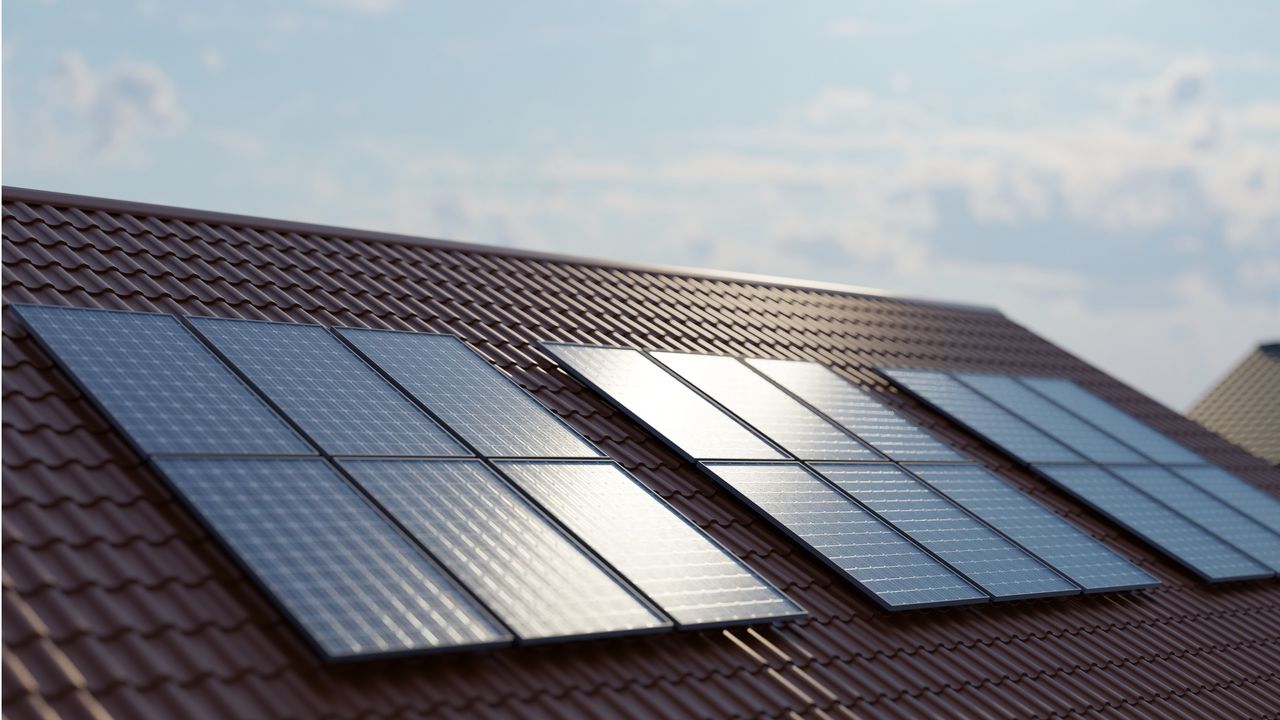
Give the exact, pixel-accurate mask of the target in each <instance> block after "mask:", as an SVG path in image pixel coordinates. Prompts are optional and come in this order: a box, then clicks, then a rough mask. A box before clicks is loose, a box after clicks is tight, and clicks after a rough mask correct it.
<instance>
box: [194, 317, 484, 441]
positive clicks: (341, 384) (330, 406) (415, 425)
mask: <svg viewBox="0 0 1280 720" xmlns="http://www.w3.org/2000/svg"><path fill="white" fill-rule="evenodd" d="M191 323H192V325H194V326H195V327H196V329H197V330H199V331H200V334H202V335H204V336H205V338H206V339H208V340H209V341H210V342H211V343H212V344H213V346H214V347H216V348H217V349H218V351H219V352H221V353H222V354H223V355H225V356H226V357H227V359H229V360H230V361H231V362H232V363H233V364H234V365H235V366H236V367H237V368H238V369H239V370H240V371H241V372H242V373H244V374H245V376H246V377H248V378H249V380H250V381H251V382H253V383H254V384H255V385H257V386H258V388H259V389H260V390H261V391H262V392H263V394H265V395H266V396H267V397H268V398H270V399H271V401H272V402H274V403H275V404H276V406H277V407H279V408H280V409H281V410H282V411H283V412H284V413H285V414H286V415H288V416H289V417H290V418H291V419H292V420H293V421H294V422H295V423H297V424H298V426H299V427H301V428H302V430H303V431H304V432H305V433H306V434H308V435H310V436H311V437H312V439H314V440H315V441H316V442H317V443H319V444H320V446H321V447H322V448H323V449H324V450H326V451H327V452H329V453H330V454H332V455H406V456H437V455H466V454H467V452H466V450H464V449H463V448H462V446H461V445H459V444H458V443H457V441H456V440H454V439H453V438H451V437H449V435H448V433H446V432H445V431H444V430H442V429H441V428H440V426H439V425H437V424H436V423H435V421H434V420H432V419H431V418H430V417H428V416H427V415H426V414H425V413H423V412H422V411H421V410H419V409H418V408H417V407H415V406H414V405H413V403H411V402H410V401H409V400H408V399H407V398H405V396H404V395H402V394H400V392H399V391H397V390H396V389H395V388H394V387H392V386H391V385H389V384H388V383H387V382H386V381H385V380H383V379H382V378H381V377H380V376H379V375H378V374H377V373H376V372H374V370H373V368H370V367H369V366H368V365H367V364H366V363H365V362H364V361H363V360H361V359H360V358H359V357H357V356H356V354H355V353H353V352H351V350H350V349H348V348H347V347H346V346H345V345H343V344H342V342H341V341H340V340H338V339H337V338H336V337H334V336H333V335H332V334H330V333H329V331H328V330H326V329H325V328H323V327H321V326H319V325H296V324H285V323H270V322H253V321H246V320H222V319H217V318H191Z"/></svg>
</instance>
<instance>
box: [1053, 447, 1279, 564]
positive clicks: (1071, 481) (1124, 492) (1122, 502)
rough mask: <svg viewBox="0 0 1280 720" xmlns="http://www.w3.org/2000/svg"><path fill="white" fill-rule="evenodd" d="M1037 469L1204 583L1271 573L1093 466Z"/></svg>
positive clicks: (1054, 466)
mask: <svg viewBox="0 0 1280 720" xmlns="http://www.w3.org/2000/svg"><path fill="white" fill-rule="evenodd" d="M1037 469H1038V470H1039V471H1040V472H1041V473H1042V474H1043V475H1044V476H1045V477H1047V478H1049V479H1050V480H1051V481H1053V482H1054V484H1056V485H1058V486H1059V487H1061V488H1062V489H1063V490H1065V491H1066V492H1069V493H1071V494H1072V495H1074V496H1076V497H1077V498H1079V499H1080V500H1081V501H1082V502H1084V503H1086V504H1088V505H1089V506H1091V507H1093V509H1095V510H1097V511H1098V512H1100V513H1102V514H1103V515H1106V516H1107V517H1109V518H1111V519H1112V520H1113V521H1115V522H1116V523H1117V524H1119V525H1121V526H1122V527H1124V528H1126V529H1128V530H1129V532H1132V533H1133V534H1135V535H1137V536H1138V537H1141V538H1143V539H1145V540H1146V541H1147V542H1149V543H1151V544H1152V545H1154V546H1156V547H1158V548H1160V549H1161V550H1163V551H1164V552H1166V553H1168V554H1169V555H1170V556H1171V557H1173V558H1174V559H1176V560H1178V561H1179V562H1181V563H1182V564H1183V565H1185V566H1186V567H1187V568H1188V569H1190V570H1191V571H1192V572H1195V573H1196V574H1197V575H1199V576H1200V577H1202V578H1204V579H1205V580H1208V581H1210V582H1221V581H1226V580H1244V579H1252V578H1264V577H1270V576H1271V574H1272V573H1271V571H1270V570H1269V569H1268V568H1266V567H1265V566H1263V565H1262V564H1260V563H1258V562H1257V561H1256V560H1253V559H1252V558H1249V557H1247V556H1246V555H1244V554H1243V553H1241V552H1240V551H1239V550H1236V549H1235V548H1233V547H1231V546H1230V545H1228V544H1227V543H1226V542H1224V541H1222V540H1220V539H1218V538H1217V537H1215V536H1213V535H1211V534H1209V533H1208V532H1207V531H1205V530H1203V529H1202V528H1200V527H1199V526H1197V525H1194V524H1192V522H1191V521H1190V520H1187V519H1186V518H1184V517H1182V516H1181V515H1179V514H1177V513H1175V512H1174V511H1172V510H1170V509H1169V508H1167V507H1165V506H1164V505H1161V504H1160V503H1158V502H1156V501H1155V500H1153V499H1151V498H1150V497H1148V496H1147V495H1145V494H1143V493H1141V492H1138V491H1137V490H1135V489H1134V488H1133V487H1131V486H1129V485H1128V484H1127V483H1125V482H1124V481H1123V480H1121V479H1119V478H1117V477H1116V476H1114V475H1112V474H1111V473H1109V472H1107V471H1106V470H1103V469H1102V468H1100V467H1098V466H1096V465H1041V466H1037Z"/></svg>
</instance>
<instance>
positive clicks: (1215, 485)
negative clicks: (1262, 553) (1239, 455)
mask: <svg viewBox="0 0 1280 720" xmlns="http://www.w3.org/2000/svg"><path fill="white" fill-rule="evenodd" d="M1169 469H1170V470H1172V471H1174V472H1175V473H1177V474H1178V475H1179V476H1181V477H1182V478H1184V479H1185V480H1186V481H1187V482H1189V483H1191V484H1192V485H1195V486H1196V487H1198V488H1200V489H1201V490H1204V491H1205V492H1207V493H1209V494H1210V495H1212V496H1214V497H1216V498H1218V499H1219V500H1221V501H1222V502H1224V503H1226V504H1228V505H1230V506H1231V507H1233V508H1235V509H1236V510H1239V511H1240V512H1242V513H1244V514H1245V515H1248V516H1249V517H1250V518H1252V519H1253V520H1254V522H1258V523H1261V524H1262V525H1263V526H1264V527H1266V528H1268V529H1269V530H1271V531H1272V532H1276V533H1280V499H1277V498H1276V497H1275V496H1273V495H1269V494H1267V493H1266V492H1265V491H1263V490H1262V489H1261V488H1257V487H1254V486H1253V485H1250V484H1249V483H1247V482H1245V481H1244V480H1241V479H1240V478H1238V477H1236V476H1235V475H1232V474H1231V473H1229V472H1227V471H1226V470H1223V469H1222V468H1220V467H1215V466H1212V465H1200V466H1192V467H1171V468H1169Z"/></svg>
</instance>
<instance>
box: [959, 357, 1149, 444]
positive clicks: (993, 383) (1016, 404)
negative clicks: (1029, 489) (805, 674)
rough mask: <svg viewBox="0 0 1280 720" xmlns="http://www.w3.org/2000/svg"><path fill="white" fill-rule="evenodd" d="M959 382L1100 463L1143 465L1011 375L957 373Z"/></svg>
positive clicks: (1092, 428) (1104, 436) (1108, 439)
mask: <svg viewBox="0 0 1280 720" xmlns="http://www.w3.org/2000/svg"><path fill="white" fill-rule="evenodd" d="M955 376H956V378H958V379H959V380H960V381H961V382H963V383H965V384H966V385H968V386H969V387H971V388H973V389H974V390H977V391H978V392H980V393H982V394H983V395H986V396H987V398H989V399H991V400H993V401H995V402H996V403H997V404H999V405H1003V406H1004V408H1005V409H1006V410H1008V411H1010V412H1012V413H1013V414H1014V415H1017V416H1019V417H1021V418H1022V419H1023V420H1026V421H1027V422H1029V423H1031V424H1032V425H1035V426H1036V427H1038V428H1040V429H1041V430H1043V431H1044V432H1045V433H1047V434H1048V435H1049V436H1050V437H1052V438H1054V439H1055V440H1057V441H1058V442H1060V443H1062V444H1063V445H1066V446H1067V447H1069V448H1071V449H1072V450H1075V451H1076V452H1078V453H1080V454H1081V455H1083V456H1085V457H1087V458H1089V459H1090V460H1093V461H1094V462H1099V463H1143V462H1146V460H1145V459H1144V458H1143V457H1142V456H1141V455H1139V454H1137V453H1135V452H1134V451H1132V450H1130V449H1129V448H1127V447H1125V446H1124V445H1121V444H1120V443H1119V442H1117V441H1116V440H1114V439H1113V438H1112V437H1111V436H1110V435H1107V434H1106V433H1104V432H1102V431H1101V430H1098V429H1097V428H1095V427H1094V426H1092V425H1090V424H1089V423H1086V422H1085V421H1083V420H1081V419H1080V418H1078V417H1076V416H1075V415H1072V414H1071V413H1069V412H1067V411H1066V410H1063V409H1062V408H1061V407H1059V406H1058V405H1057V404H1055V403H1053V402H1051V401H1050V400H1047V399H1045V398H1044V397H1042V396H1041V395H1039V394H1038V393H1036V392H1035V391H1034V390H1032V389H1030V388H1028V387H1027V386H1025V385H1023V384H1022V383H1020V382H1018V381H1017V380H1015V379H1013V378H1011V377H1009V376H1008V375H987V374H980V373H956V374H955Z"/></svg>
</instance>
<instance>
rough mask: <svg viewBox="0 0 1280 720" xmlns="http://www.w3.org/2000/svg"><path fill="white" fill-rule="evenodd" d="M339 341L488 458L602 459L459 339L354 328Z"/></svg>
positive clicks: (596, 451) (557, 419)
mask: <svg viewBox="0 0 1280 720" xmlns="http://www.w3.org/2000/svg"><path fill="white" fill-rule="evenodd" d="M338 333H339V334H340V335H342V337H344V338H346V340H347V341H348V342H350V343H351V344H352V345H354V346H355V347H356V348H358V349H359V350H360V352H362V353H364V355H365V356H366V357H368V358H369V359H370V360H372V361H373V363H374V364H375V365H377V366H378V367H380V368H381V369H382V370H383V371H384V372H385V373H387V375H389V376H390V377H391V378H392V379H394V380H395V381H396V382H398V383H400V386H401V387H403V388H404V389H405V390H406V391H407V392H408V393H409V394H410V395H411V396H413V397H414V399H416V400H417V401H418V402H420V403H422V404H423V405H425V406H426V407H427V408H429V409H430V410H431V411H432V412H434V413H435V414H436V417H439V418H440V419H441V420H442V421H444V423H445V424H447V425H448V426H449V427H450V428H451V429H453V431H454V432H456V433H458V434H459V435H460V436H462V437H463V439H465V440H466V441H467V442H469V443H471V446H472V447H474V448H476V449H477V450H478V451H479V452H480V453H481V454H482V455H486V456H488V457H582V458H591V457H600V451H598V450H596V449H595V448H594V447H592V446H591V444H590V443H588V442H587V441H586V440H584V439H582V438H581V437H579V436H578V434H577V433H575V432H574V431H573V430H570V429H569V427H568V426H567V425H565V424H564V423H563V422H562V421H561V420H560V418H558V417H556V416H555V415H553V414H552V413H551V412H550V411H548V410H547V409H546V408H545V407H543V406H542V405H541V404H539V403H538V402H537V401H536V400H534V399H533V398H532V397H530V396H529V395H528V394H527V393H525V392H524V391H523V390H521V389H520V387H519V386H518V385H516V384H515V383H514V382H512V381H511V379H509V378H508V377H507V376H505V375H503V374H502V373H501V372H500V371H499V370H498V369H497V368H495V367H493V366H492V365H490V364H489V363H488V362H487V361H485V359H484V358H482V357H480V356H479V355H478V354H476V352H475V351H473V350H472V349H471V348H469V347H467V345H466V344H465V343H463V342H462V341H461V340H459V339H458V338H456V337H453V336H451V335H431V334H427V333H410V332H394V331H390V330H361V329H353V328H343V329H340V330H338Z"/></svg>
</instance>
